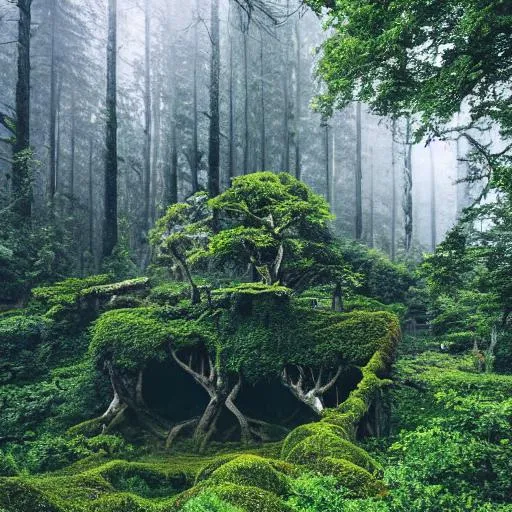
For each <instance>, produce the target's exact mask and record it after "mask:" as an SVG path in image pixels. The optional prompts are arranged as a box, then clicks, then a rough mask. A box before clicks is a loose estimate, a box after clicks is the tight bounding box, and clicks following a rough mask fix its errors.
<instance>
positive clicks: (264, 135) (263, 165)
mask: <svg viewBox="0 0 512 512" xmlns="http://www.w3.org/2000/svg"><path fill="white" fill-rule="evenodd" d="M263 44H264V38H263V34H261V35H260V102H261V104H260V110H261V116H260V146H261V163H260V170H261V171H264V170H266V168H267V133H266V131H267V127H266V112H265V59H264V54H263Z"/></svg>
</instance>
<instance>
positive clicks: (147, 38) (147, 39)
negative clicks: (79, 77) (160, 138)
mask: <svg viewBox="0 0 512 512" xmlns="http://www.w3.org/2000/svg"><path fill="white" fill-rule="evenodd" d="M151 117H152V112H151V0H145V3H144V147H143V158H144V212H143V218H142V222H143V225H144V228H145V229H149V227H150V224H151V220H150V216H151V207H150V206H151V205H150V202H151V196H150V194H151V136H152V133H151V131H152V124H151Z"/></svg>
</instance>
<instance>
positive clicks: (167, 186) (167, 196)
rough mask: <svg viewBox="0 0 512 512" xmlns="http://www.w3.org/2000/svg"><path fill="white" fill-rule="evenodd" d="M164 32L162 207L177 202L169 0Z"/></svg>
mask: <svg viewBox="0 0 512 512" xmlns="http://www.w3.org/2000/svg"><path fill="white" fill-rule="evenodd" d="M166 17H167V23H166V32H167V48H166V67H167V70H168V72H169V75H168V77H169V79H168V80H167V84H166V86H165V87H166V88H165V91H166V95H167V101H166V102H165V103H166V109H167V110H166V114H167V123H166V124H167V130H166V137H168V142H167V144H166V145H165V147H166V149H165V157H164V160H165V162H164V168H163V171H164V173H163V174H164V198H163V201H164V207H167V206H169V205H171V204H175V203H177V202H178V143H177V133H176V108H177V98H176V89H177V81H176V47H175V43H174V39H173V36H172V34H173V25H172V20H173V19H174V9H173V6H171V4H170V2H168V3H167V4H166Z"/></svg>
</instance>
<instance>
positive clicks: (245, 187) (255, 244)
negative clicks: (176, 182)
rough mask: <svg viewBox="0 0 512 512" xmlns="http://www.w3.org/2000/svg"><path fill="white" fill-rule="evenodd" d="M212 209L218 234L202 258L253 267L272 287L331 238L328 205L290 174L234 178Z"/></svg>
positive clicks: (214, 236)
mask: <svg viewBox="0 0 512 512" xmlns="http://www.w3.org/2000/svg"><path fill="white" fill-rule="evenodd" d="M209 205H210V207H211V208H212V210H213V213H214V216H215V218H216V219H217V222H216V223H217V225H218V226H219V227H220V229H218V230H217V232H216V233H215V234H214V235H213V236H212V237H211V239H210V242H209V245H208V249H207V251H206V252H205V253H204V254H203V256H206V257H208V258H213V259H216V260H217V261H231V262H236V263H238V264H240V265H244V264H245V265H247V264H252V266H253V268H254V269H255V270H256V271H257V273H258V274H259V275H260V276H261V278H262V280H263V282H264V283H266V284H269V285H271V284H275V283H278V282H282V281H283V280H284V278H285V276H286V265H287V263H288V262H289V261H292V260H293V259H297V258H300V257H301V256H302V254H303V252H304V250H305V248H306V247H310V246H311V244H312V243H314V242H322V241H326V240H327V239H328V238H329V230H328V222H329V220H331V218H332V216H331V214H330V212H329V205H328V204H327V202H326V201H325V200H324V199H323V198H321V197H320V196H319V195H317V194H315V193H314V192H313V191H312V190H311V189H310V188H309V187H307V186H306V185H305V184H304V183H302V182H300V181H299V180H297V179H296V178H294V177H293V176H291V175H290V174H288V173H280V174H274V173H271V172H258V173H254V174H250V175H247V176H240V177H238V178H235V179H234V180H233V184H232V186H231V188H229V189H228V190H226V191H225V192H224V193H222V194H221V195H219V196H218V197H216V198H214V199H211V200H210V201H209ZM314 259H315V255H314V254H313V255H312V261H314Z"/></svg>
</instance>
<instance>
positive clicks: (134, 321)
mask: <svg viewBox="0 0 512 512" xmlns="http://www.w3.org/2000/svg"><path fill="white" fill-rule="evenodd" d="M170 339H171V332H170V330H169V325H168V324H167V323H165V322H164V321H163V320H162V318H161V316H160V315H159V311H158V309H157V308H151V307H146V308H134V309H117V310H113V311H108V312H106V313H104V314H103V315H101V316H100V317H99V318H98V320H97V321H96V323H95V325H94V328H93V331H92V341H91V346H90V352H91V354H92V356H93V358H94V360H95V361H97V362H101V361H103V360H105V359H107V360H112V361H113V363H114V365H115V366H117V367H119V368H125V369H134V368H137V367H141V366H144V364H145V363H146V362H147V361H148V360H152V359H157V360H158V359H163V358H165V357H166V353H165V350H164V348H165V343H166V342H167V341H170Z"/></svg>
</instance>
